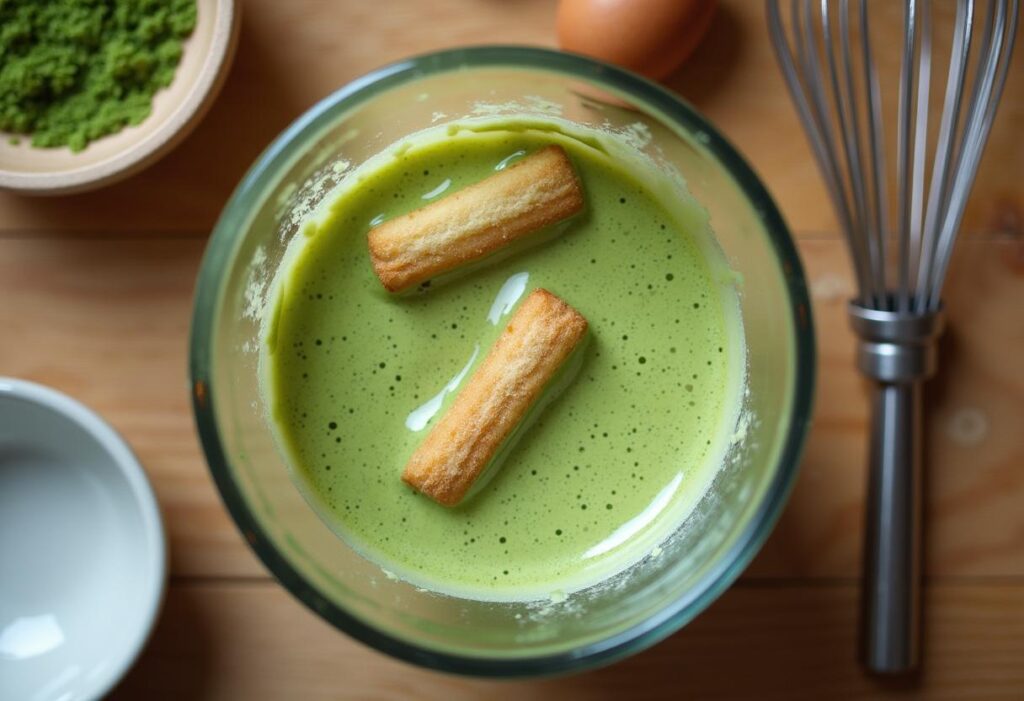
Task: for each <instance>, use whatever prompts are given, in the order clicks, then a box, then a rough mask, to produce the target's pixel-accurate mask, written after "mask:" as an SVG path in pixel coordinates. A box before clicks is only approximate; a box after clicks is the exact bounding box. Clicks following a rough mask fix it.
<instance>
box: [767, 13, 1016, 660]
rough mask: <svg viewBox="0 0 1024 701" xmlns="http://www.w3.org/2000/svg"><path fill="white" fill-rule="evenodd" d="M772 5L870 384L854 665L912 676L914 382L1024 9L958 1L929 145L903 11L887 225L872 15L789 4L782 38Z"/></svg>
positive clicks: (925, 88) (925, 73) (917, 436)
mask: <svg viewBox="0 0 1024 701" xmlns="http://www.w3.org/2000/svg"><path fill="white" fill-rule="evenodd" d="M766 4H767V14H768V29H769V33H770V35H771V39H772V43H773V45H774V48H775V53H776V58H777V59H778V62H779V65H780V67H781V69H782V73H783V76H784V77H785V79H786V83H787V86H788V88H789V91H790V95H791V97H792V98H793V102H794V103H795V105H796V109H797V112H798V113H799V116H800V119H801V121H802V122H803V125H804V129H805V131H806V132H807V137H808V140H809V141H810V144H811V148H812V151H813V152H814V156H815V158H816V160H817V162H818V166H819V168H820V170H821V173H822V175H823V176H824V179H825V184H826V186H827V189H828V193H829V196H830V198H831V200H832V205H833V207H834V209H835V211H836V215H837V217H838V219H839V223H840V225H841V226H842V228H843V231H844V233H845V237H846V242H847V245H848V247H849V251H850V256H851V258H852V260H853V268H854V273H855V276H856V280H857V296H856V297H855V298H854V299H853V300H852V301H851V302H850V305H849V315H850V321H851V325H852V326H853V329H854V331H855V332H856V333H857V335H858V337H859V343H858V352H857V364H858V367H859V368H860V370H861V371H862V372H863V373H864V374H865V375H866V376H868V377H869V378H871V379H873V380H875V382H876V383H877V392H876V394H875V398H874V404H873V416H872V436H871V448H870V469H869V483H868V513H867V533H866V537H865V543H864V548H865V553H864V558H865V567H864V589H863V591H862V595H861V598H862V605H861V608H862V635H861V656H862V661H863V663H864V664H865V666H866V667H867V668H868V670H870V671H872V672H875V673H882V674H893V673H904V672H909V671H912V670H914V669H915V668H916V666H917V664H918V660H919V629H920V579H921V534H920V530H921V526H920V518H921V386H922V383H923V381H924V380H925V379H927V378H928V377H930V376H931V375H932V374H934V372H935V370H936V366H937V353H936V340H937V338H938V336H939V334H940V333H941V331H942V325H943V317H942V299H941V293H942V285H943V281H944V280H945V277H946V270H947V268H948V266H949V260H950V256H951V254H952V252H953V245H954V242H955V239H956V235H957V231H958V229H959V228H960V223H961V220H962V219H963V213H964V207H965V204H966V202H967V196H968V194H969V193H970V190H971V186H972V184H973V182H974V177H975V175H976V173H977V171H978V164H979V162H980V161H981V154H982V151H983V150H984V147H985V142H986V140H987V138H988V134H989V130H990V129H991V127H992V121H993V118H994V116H995V112H996V106H997V105H998V103H999V98H1000V95H1001V93H1002V90H1003V86H1004V84H1005V82H1006V75H1007V72H1008V70H1009V66H1010V56H1011V54H1012V52H1013V44H1014V40H1015V37H1016V32H1017V23H1018V0H990V1H989V2H988V3H986V4H987V8H986V9H985V11H984V17H985V19H984V26H982V27H979V26H978V22H979V16H980V14H981V12H980V11H977V12H976V9H978V8H976V5H980V4H982V3H980V2H978V3H976V2H974V0H959V2H958V3H957V5H956V13H955V22H954V27H953V34H952V43H951V48H950V53H949V61H948V66H947V73H946V77H945V94H944V100H943V107H942V112H941V116H939V119H938V131H937V133H934V132H930V131H929V129H930V125H929V119H930V118H931V116H932V115H931V113H930V112H931V111H930V109H929V97H930V90H931V88H932V85H931V83H932V75H933V66H932V63H933V60H932V59H933V38H934V37H933V33H934V32H933V27H932V6H931V3H930V2H929V1H928V0H905V1H904V7H903V19H904V23H903V41H902V44H901V45H900V46H899V47H898V50H899V51H900V55H901V63H900V72H899V88H898V93H897V95H896V97H897V103H896V104H897V109H896V125H895V160H896V168H895V186H896V192H897V197H896V211H895V213H894V214H895V217H894V220H892V221H891V220H890V209H889V202H888V196H889V180H888V178H889V177H890V173H889V171H888V170H887V167H886V154H885V150H886V135H887V132H886V126H887V125H889V124H891V119H886V117H887V115H884V114H883V107H882V102H883V101H882V95H883V93H882V88H881V85H880V80H879V76H878V71H877V68H876V64H875V59H874V56H873V51H874V50H875V49H876V48H879V47H875V46H873V45H872V40H871V30H870V22H869V11H868V4H867V3H866V2H865V0H839V1H838V2H831V1H830V0H816V2H812V1H811V0H792V1H791V3H790V7H789V13H788V14H789V20H788V28H787V26H786V24H787V23H784V21H783V15H782V11H781V10H780V7H779V5H780V2H779V0H766ZM893 48H894V50H895V49H896V48H897V47H893ZM883 50H884V49H883ZM972 62H973V65H972ZM938 68H939V69H941V65H940V66H938ZM936 75H938V74H936ZM930 135H931V136H934V137H935V139H934V141H935V145H934V148H933V149H932V148H931V147H930V146H929V141H930V139H929V136H930Z"/></svg>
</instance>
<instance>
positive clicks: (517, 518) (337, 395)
mask: <svg viewBox="0 0 1024 701" xmlns="http://www.w3.org/2000/svg"><path fill="white" fill-rule="evenodd" d="M549 143H559V144H561V145H562V146H563V147H564V148H565V149H566V151H567V152H568V153H569V156H570V158H572V160H573V162H574V165H575V167H576V169H577V172H578V173H579V176H580V178H581V181H582V183H583V186H584V189H585V192H586V197H587V210H586V212H585V213H584V214H583V215H582V216H580V217H578V218H576V219H574V220H572V221H571V223H570V224H569V225H568V227H566V228H565V229H564V231H563V232H562V233H561V235H558V236H554V237H551V236H544V235H541V236H540V237H539V239H541V240H540V241H539V242H538V243H536V245H533V246H532V247H527V248H524V249H521V250H518V251H516V252H515V253H513V254H512V255H508V256H506V257H503V258H500V259H497V260H492V261H488V262H487V263H486V264H484V265H480V266H477V267H476V269H474V270H472V271H471V272H468V273H465V274H463V275H458V276H453V277H452V278H451V279H449V280H442V281H435V282H434V283H433V284H430V285H428V286H423V287H421V288H419V289H417V290H416V291H415V292H413V293H411V294H408V295H405V296H400V297H394V296H389V295H388V294H387V293H385V292H384V290H383V289H382V287H381V285H380V283H379V281H378V280H377V279H376V278H375V276H374V274H373V270H372V268H371V265H370V260H369V254H368V252H367V245H366V234H367V232H368V230H369V229H370V227H371V226H373V225H374V224H375V223H379V222H380V221H383V220H385V219H388V218H391V217H394V216H397V215H401V214H404V213H406V212H409V211H411V210H413V209H416V208H418V207H422V206H423V205H425V204H427V203H429V202H430V201H433V200H435V199H437V198H439V197H442V196H443V195H445V194H450V193H452V192H455V191H457V190H458V189H459V188H462V187H464V186H466V185H469V184H471V183H474V182H477V181H479V180H482V179H484V178H485V177H487V176H488V175H490V174H492V173H493V172H494V171H495V170H496V169H500V168H503V167H506V166H507V165H508V164H509V163H511V162H514V161H515V159H517V158H520V157H522V156H523V155H524V154H527V153H529V152H532V151H534V150H536V149H538V148H540V147H542V146H544V145H546V144H549ZM299 239H300V240H298V241H296V242H294V243H293V247H292V249H290V251H289V256H288V259H287V262H286V263H285V265H283V266H282V269H281V272H280V273H279V275H278V277H277V280H276V283H275V284H276V291H275V294H276V302H275V307H274V309H275V315H274V318H273V320H272V322H271V323H270V324H269V328H268V331H267V334H266V343H265V352H264V355H263V358H262V365H263V372H264V377H265V382H266V388H265V389H266V392H267V394H268V398H269V400H270V405H271V407H272V413H273V417H272V418H273V423H274V425H275V427H276V432H277V435H278V439H279V442H280V444H281V446H282V448H283V452H284V453H285V454H286V455H287V458H288V462H289V463H290V465H291V466H292V470H293V473H294V477H295V479H296V481H297V483H298V484H299V486H300V488H301V489H302V490H303V492H304V493H305V495H306V497H307V498H308V499H309V500H310V502H311V503H312V504H313V506H314V508H316V509H317V511H318V512H319V513H320V515H321V517H322V518H323V519H324V520H325V521H326V522H327V523H328V524H329V525H330V526H331V527H332V528H333V529H334V530H335V531H336V532H337V533H338V534H339V535H340V536H341V537H342V538H344V539H345V540H346V541H348V542H349V543H350V544H351V545H352V546H353V547H354V548H356V549H357V550H358V551H360V552H361V553H362V554H363V555H364V556H365V557H367V558H369V559H370V560H373V561H375V562H377V563H378V564H380V565H381V567H383V568H385V569H386V570H387V571H389V572H390V573H393V574H394V575H396V576H398V577H401V578H404V579H407V580H408V581H410V582H412V583H414V584H416V585H418V586H422V587H426V588H429V589H433V590H437V591H441V592H446V593H451V594H456V595H459V596H467V597H472V598H477V599H487V600H517V599H521V600H526V599H536V598H541V597H547V596H550V595H552V594H553V593H556V592H568V591H573V590H576V589H579V588H581V587H584V586H588V585H590V584H593V583H596V582H598V581H601V580H602V579H604V578H606V577H608V576H610V575H612V574H615V573H616V572H618V571H621V570H622V569H624V568H626V567H628V566H630V565H631V564H633V563H635V562H637V561H638V560H640V559H641V558H643V557H644V556H645V555H646V554H648V553H649V552H650V551H651V550H652V549H653V548H654V547H656V546H657V545H658V543H659V542H660V541H661V540H662V539H664V538H665V537H666V536H667V535H668V534H669V533H671V532H672V531H673V530H674V529H675V528H676V527H677V526H678V525H679V524H680V523H681V522H682V521H683V519H684V518H685V517H686V516H687V514H688V513H689V512H690V511H691V510H692V508H693V506H694V505H695V504H696V502H697V501H698V500H699V499H700V497H701V496H702V495H703V494H704V492H705V491H706V490H707V488H708V487H709V485H710V483H711V482H712V480H713V479H714V476H715V474H716V472H717V470H718V468H719V466H720V464H721V462H722V458H723V454H724V451H725V448H726V445H727V443H728V440H729V437H730V436H731V434H732V432H733V430H734V428H735V425H736V421H737V414H738V410H739V403H740V402H739V399H740V394H741V390H742V385H743V372H744V371H743V367H744V364H743V363H744V360H743V358H744V348H743V339H742V328H741V324H740V320H739V313H738V302H737V299H736V293H735V290H734V288H733V287H732V279H731V276H730V275H729V273H728V269H727V268H726V267H725V265H724V262H723V261H722V260H721V259H720V254H719V253H718V251H717V248H716V247H715V246H714V244H713V243H712V241H711V234H710V231H709V230H708V228H707V223H706V220H705V217H704V214H703V212H702V210H701V209H700V208H699V207H698V206H697V205H696V204H695V203H694V202H693V201H692V200H691V199H690V198H689V196H688V195H687V194H686V192H685V189H684V188H683V186H682V184H681V183H678V182H676V181H674V180H672V179H671V178H669V177H668V176H666V175H662V174H661V173H660V172H659V171H657V170H656V169H655V168H654V167H653V165H651V164H650V163H648V162H646V161H645V160H644V159H643V158H642V157H641V156H640V154H639V153H638V152H635V151H632V150H631V149H629V148H628V147H627V146H626V145H625V144H624V143H622V142H619V141H618V140H617V139H615V138H612V137H610V136H607V135H600V134H598V133H597V132H586V131H582V130H580V129H579V128H578V127H576V128H572V127H570V126H569V125H568V124H567V123H560V122H557V121H551V122H530V123H525V122H514V121H513V122H509V121H507V120H506V121H504V122H500V121H497V122H495V121H492V122H488V123H483V124H476V125H474V126H472V127H464V128H457V127H451V126H449V127H446V128H445V127H442V128H439V129H435V130H430V131H428V132H424V133H422V134H420V135H418V136H417V137H414V138H412V139H410V140H409V141H408V142H407V143H404V144H402V145H401V146H400V147H396V148H393V149H391V150H389V151H388V152H386V153H384V154H381V155H380V156H378V157H376V158H375V159H372V160H371V161H370V162H368V163H366V164H364V166H362V167H361V168H360V169H358V170H357V171H355V172H354V173H352V174H350V175H349V176H348V177H347V178H346V180H345V182H343V183H342V185H341V186H340V187H339V188H338V190H337V191H336V192H335V194H334V196H333V199H332V200H331V201H330V202H329V203H328V204H327V205H326V206H325V207H324V208H323V209H322V210H321V212H319V213H318V214H317V215H316V216H314V217H311V218H310V220H309V221H307V222H306V223H305V224H304V235H303V236H300V237H299ZM537 287H544V288H546V289H548V290H550V291H551V292H553V293H555V294H556V295H558V296H560V297H562V298H563V299H565V300H566V301H567V302H569V303H570V304H571V305H573V306H574V307H575V308H576V309H578V310H579V311H580V312H581V313H583V314H584V315H585V316H586V317H587V319H588V320H589V322H590V329H591V337H590V341H589V343H588V344H587V346H586V347H585V349H584V351H583V357H582V363H581V366H580V368H579V370H578V371H577V374H576V375H575V378H574V379H573V380H572V382H571V383H570V384H569V385H568V386H567V387H566V389H565V390H564V391H563V392H562V393H561V394H560V395H559V396H558V397H557V398H556V399H554V401H552V403H551V404H550V405H549V406H547V407H546V408H545V409H544V411H543V413H541V414H540V416H539V418H538V419H537V420H536V422H535V423H534V424H533V425H532V426H531V427H530V428H529V430H528V431H526V432H525V435H523V437H522V439H521V440H519V441H518V442H517V443H516V444H515V445H514V446H513V447H512V449H511V450H510V451H509V453H508V455H507V459H505V460H504V462H503V464H502V466H501V469H500V470H497V471H495V474H494V475H493V477H492V478H491V479H490V480H489V481H487V482H486V484H485V486H484V487H483V488H482V489H480V490H479V491H478V493H476V494H475V495H474V496H473V497H472V498H471V499H468V500H467V501H466V502H464V503H463V504H462V505H460V506H459V507H457V508H454V509H447V508H444V507H442V506H439V505H437V504H435V503H434V502H432V501H430V500H429V499H428V498H426V497H424V496H422V495H419V494H417V493H415V492H414V491H413V490H411V489H410V488H409V487H408V486H406V485H404V484H403V483H402V482H401V480H400V479H399V476H400V474H401V472H402V469H403V467H404V466H405V462H406V460H407V459H408V458H409V456H410V454H411V453H412V452H413V450H414V449H415V447H416V446H417V445H418V444H419V443H420V441H422V439H423V438H424V436H425V435H426V433H427V432H428V431H429V430H430V428H431V427H432V425H433V424H434V423H435V422H436V419H437V418H439V417H440V416H441V415H442V413H443V412H444V410H445V408H446V406H447V405H448V404H449V403H450V401H451V399H452V398H453V397H454V396H455V394H456V393H457V392H458V390H459V388H460V387H461V386H463V385H464V384H465V383H466V381H467V379H468V377H469V376H470V374H471V373H472V372H473V370H474V368H475V366H476V365H477V364H478V363H480V361H481V360H482V359H483V357H484V356H485V355H486V354H487V352H488V350H489V348H490V345H491V343H492V342H493V340H494V339H495V338H496V336H497V335H498V333H499V332H500V331H501V329H502V328H503V327H504V325H505V323H506V322H507V320H508V317H509V314H510V312H511V311H512V310H513V309H514V308H515V304H516V303H517V302H518V301H519V300H521V299H523V298H524V297H525V296H526V294H528V293H529V291H530V290H532V289H534V288H537Z"/></svg>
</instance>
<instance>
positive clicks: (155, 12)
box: [0, 0, 196, 151]
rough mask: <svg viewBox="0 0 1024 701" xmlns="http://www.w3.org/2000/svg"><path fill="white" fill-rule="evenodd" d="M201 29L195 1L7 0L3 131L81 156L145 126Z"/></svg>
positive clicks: (1, 27)
mask: <svg viewBox="0 0 1024 701" xmlns="http://www.w3.org/2000/svg"><path fill="white" fill-rule="evenodd" d="M195 24H196V3H195V0H0V130H2V131H6V132H9V133H12V134H16V135H17V134H26V135H28V134H30V135H31V137H32V145H33V146H41V147H58V146H68V147H70V148H71V150H72V151H81V150H82V149H84V148H85V147H86V146H87V145H88V143H89V142H90V141H93V140H95V139H98V138H100V137H101V136H106V135H107V134H113V133H115V132H117V131H120V130H121V129H123V128H124V127H125V126H127V125H130V124H131V125H134V124H138V123H140V122H141V121H142V120H144V119H145V118H146V117H148V116H149V113H150V110H151V108H152V103H153V95H154V94H155V93H156V92H157V91H158V90H160V89H161V88H164V87H167V86H168V85H170V83H171V80H172V79H173V78H174V71H175V69H176V68H177V66H178V62H179V61H180V60H181V54H182V43H183V41H184V39H185V38H186V37H188V36H189V35H190V34H191V33H192V30H193V29H194V28H195ZM14 138H15V139H16V137H14Z"/></svg>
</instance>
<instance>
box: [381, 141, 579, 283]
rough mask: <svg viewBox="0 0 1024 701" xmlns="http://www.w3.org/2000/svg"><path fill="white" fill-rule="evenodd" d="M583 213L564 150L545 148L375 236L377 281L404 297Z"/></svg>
mask: <svg viewBox="0 0 1024 701" xmlns="http://www.w3.org/2000/svg"><path fill="white" fill-rule="evenodd" d="M582 209H583V189H582V187H581V186H580V183H579V180H578V179H577V178H576V173H575V171H573V168H572V163H571V162H570V161H569V157H568V156H566V155H565V151H564V150H563V149H562V148H561V147H560V146H546V147H544V148H542V149H540V150H539V151H537V152H536V153H533V154H531V155H529V156H527V157H526V158H524V159H523V160H521V161H519V162H518V163H516V164H514V165H512V166H510V167H509V168H507V169H505V170H502V171H499V172H498V173H495V174H494V175H492V176H490V177H489V178H487V179H486V180H482V181H480V182H478V183H476V184H474V185H470V186H469V187H466V188H463V189H462V190H460V191H458V192H456V193H455V194H453V195H449V196H448V197H445V198H444V199H442V200H438V201H437V202H434V203H432V204H429V205H427V206H426V207H421V208H420V209H417V210H415V211H413V212H410V213H409V214H406V215H404V216H401V217H396V218H395V219H391V220H390V221H386V222H384V223H383V224H381V225H380V226H377V227H375V228H373V229H371V230H370V234H369V246H370V258H371V260H372V262H373V269H374V271H375V272H376V273H377V277H379V278H380V281H381V282H382V283H383V284H384V287H386V288H387V289H388V290H390V291H391V292H399V291H401V290H404V289H407V288H409V287H412V286H414V285H418V284H419V283H421V282H424V281H426V280H429V279H430V278H432V277H434V276H436V275H438V274H440V273H444V272H447V271H449V270H452V269H453V268H456V267H458V266H460V265H462V264H463V263H467V262H469V261H473V260H478V259H480V258H483V257H484V256H486V255H488V254H489V253H492V252H494V251H496V250H498V249H499V248H502V247H504V246H507V245H508V244H510V243H512V242H513V241H515V240H517V239H519V238H522V237H523V236H525V235H527V234H529V233H532V232H534V231H537V230H538V229H542V228H544V227H545V226H548V225H550V224H554V223H555V222H559V221H561V220H563V219H567V218H568V217H571V216H572V215H574V214H576V213H577V212H579V211H580V210H582Z"/></svg>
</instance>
